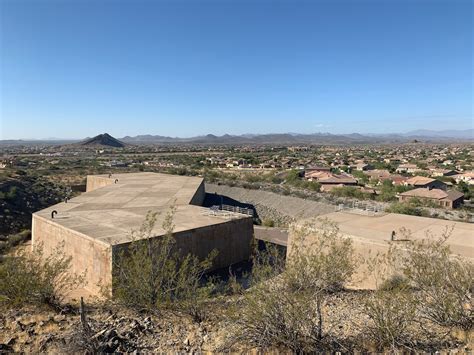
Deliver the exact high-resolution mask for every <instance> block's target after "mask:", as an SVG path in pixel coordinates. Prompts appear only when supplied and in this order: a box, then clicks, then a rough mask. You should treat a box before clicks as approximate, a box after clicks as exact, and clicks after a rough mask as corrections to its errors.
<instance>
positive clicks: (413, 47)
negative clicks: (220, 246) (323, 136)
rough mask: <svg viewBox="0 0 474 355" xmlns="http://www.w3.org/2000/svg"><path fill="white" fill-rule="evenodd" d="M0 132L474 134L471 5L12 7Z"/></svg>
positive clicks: (359, 1)
mask: <svg viewBox="0 0 474 355" xmlns="http://www.w3.org/2000/svg"><path fill="white" fill-rule="evenodd" d="M0 11H1V51H0V59H1V73H0V75H1V76H0V80H1V111H0V113H1V117H0V121H1V125H0V139H14V138H48V137H60V138H83V137H86V136H93V135H96V134H98V133H103V132H108V133H110V134H112V135H114V136H116V137H123V136H125V135H137V134H158V135H170V136H181V137H187V136H194V135H200V134H207V133H213V134H224V133H229V134H242V133H275V132H280V133H282V132H298V133H314V132H331V133H351V132H360V133H367V132H375V133H381V132H387V133H389V132H405V131H409V130H412V129H420V128H423V129H434V130H441V129H468V128H472V127H473V67H472V66H473V61H472V60H473V58H472V57H473V53H472V51H473V22H472V21H473V5H472V2H471V1H470V0H444V1H438V0H411V1H409V0H372V1H368V0H366V1H364V0H325V1H322V0H321V1H318V0H313V1H298V0H288V1H270V0H265V1H264V0H253V1H250V0H249V1H230V0H215V1H209V0H202V1H199V0H188V1H186V0H168V1H166V0H155V1H151V0H150V1H144V0H134V1H132V0H130V1H120V0H117V1H113V0H76V1H75V0H49V1H46V0H32V1H25V0H0Z"/></svg>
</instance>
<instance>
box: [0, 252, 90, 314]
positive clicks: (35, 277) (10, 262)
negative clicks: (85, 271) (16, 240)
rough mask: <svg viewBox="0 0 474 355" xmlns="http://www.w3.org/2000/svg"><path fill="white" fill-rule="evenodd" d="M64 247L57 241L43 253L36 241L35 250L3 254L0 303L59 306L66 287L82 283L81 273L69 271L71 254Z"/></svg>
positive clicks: (67, 290)
mask: <svg viewBox="0 0 474 355" xmlns="http://www.w3.org/2000/svg"><path fill="white" fill-rule="evenodd" d="M63 249H64V245H63V244H59V245H58V246H57V247H56V248H55V249H53V250H52V251H51V253H50V254H48V255H45V253H44V251H43V247H42V245H38V246H35V248H34V252H28V251H26V250H19V251H18V252H17V253H16V254H14V255H12V256H8V257H6V258H4V259H3V261H2V262H1V263H0V303H3V304H6V305H7V306H16V305H22V304H26V303H31V304H34V303H43V304H48V305H52V306H55V307H56V306H59V305H60V304H61V303H62V302H63V301H64V296H65V295H66V294H67V293H68V292H69V291H71V290H74V289H76V288H78V287H80V286H81V285H83V284H84V275H75V274H73V273H72V272H70V266H71V257H70V256H66V254H65V253H64V251H63Z"/></svg>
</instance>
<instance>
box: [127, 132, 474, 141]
mask: <svg viewBox="0 0 474 355" xmlns="http://www.w3.org/2000/svg"><path fill="white" fill-rule="evenodd" d="M413 139H419V140H420V139H421V140H423V141H452V140H453V139H456V140H458V139H461V140H474V130H472V129H469V130H447V131H430V130H417V131H411V132H407V133H393V134H365V135H364V134H359V133H351V134H331V133H311V134H299V133H275V134H243V135H229V134H224V135H222V136H216V135H213V134H208V135H205V136H196V137H191V138H177V137H176V138H173V137H165V136H154V135H141V136H135V137H130V136H126V137H124V138H121V140H122V141H123V142H126V143H130V144H158V143H196V144H251V143H253V144H284V143H289V144H297V143H320V144H344V143H345V144H350V143H384V142H406V141H410V140H413Z"/></svg>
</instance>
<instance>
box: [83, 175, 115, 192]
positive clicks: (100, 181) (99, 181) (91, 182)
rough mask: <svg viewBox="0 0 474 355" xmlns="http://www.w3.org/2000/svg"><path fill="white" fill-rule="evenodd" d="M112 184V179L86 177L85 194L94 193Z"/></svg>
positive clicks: (94, 176)
mask: <svg viewBox="0 0 474 355" xmlns="http://www.w3.org/2000/svg"><path fill="white" fill-rule="evenodd" d="M114 182H115V179H114V178H108V177H104V176H97V175H87V183H86V192H89V191H94V190H96V189H99V188H101V187H104V186H108V185H112V184H113V183H114Z"/></svg>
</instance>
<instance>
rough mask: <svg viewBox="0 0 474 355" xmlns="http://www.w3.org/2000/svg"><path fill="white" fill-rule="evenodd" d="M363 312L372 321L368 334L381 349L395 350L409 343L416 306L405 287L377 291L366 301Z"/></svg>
mask: <svg viewBox="0 0 474 355" xmlns="http://www.w3.org/2000/svg"><path fill="white" fill-rule="evenodd" d="M363 310H364V312H365V314H367V315H368V316H369V318H370V320H371V323H369V324H368V327H367V329H368V334H369V336H370V338H371V339H372V340H373V341H375V344H376V345H377V346H378V348H379V349H384V348H387V347H390V348H392V349H395V348H397V347H400V346H403V345H405V344H406V343H407V342H408V340H409V338H410V326H411V324H412V323H413V321H414V319H415V315H416V306H415V302H414V301H413V299H412V294H411V293H410V292H407V290H405V289H404V288H403V287H401V288H394V289H391V290H390V291H386V290H383V289H379V290H377V291H376V292H375V293H374V294H372V295H371V296H369V297H368V298H366V299H364V302H363Z"/></svg>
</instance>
